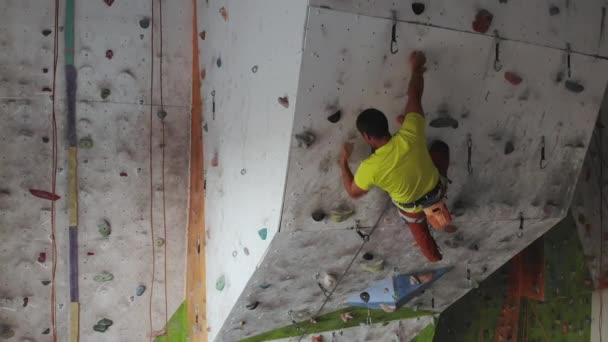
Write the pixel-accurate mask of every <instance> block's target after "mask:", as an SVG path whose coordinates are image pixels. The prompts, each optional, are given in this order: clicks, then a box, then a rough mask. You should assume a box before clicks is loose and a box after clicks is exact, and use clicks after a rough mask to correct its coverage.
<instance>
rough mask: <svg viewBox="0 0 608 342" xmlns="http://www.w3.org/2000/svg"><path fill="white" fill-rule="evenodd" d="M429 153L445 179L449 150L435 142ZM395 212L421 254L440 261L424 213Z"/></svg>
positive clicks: (439, 254) (443, 144) (448, 162)
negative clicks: (402, 221) (409, 232)
mask: <svg viewBox="0 0 608 342" xmlns="http://www.w3.org/2000/svg"><path fill="white" fill-rule="evenodd" d="M429 152H430V154H431V159H432V160H433V163H434V164H435V167H437V170H438V171H439V174H440V175H441V176H442V177H444V178H447V173H448V166H449V164H450V150H449V148H448V146H447V145H446V144H445V143H444V142H442V141H435V142H433V144H432V145H431V148H430V149H429ZM397 210H399V215H400V216H401V217H402V218H403V219H404V220H405V221H406V222H407V225H408V226H409V227H410V231H411V232H412V235H413V236H414V240H416V243H417V244H418V247H420V251H422V254H424V256H425V257H426V258H427V259H428V260H429V261H430V262H437V261H439V260H441V259H442V258H443V257H442V255H441V252H439V248H438V247H437V243H436V242H435V239H433V236H432V235H431V233H430V231H429V227H428V224H427V222H426V215H425V214H424V212H419V213H408V212H405V211H403V210H401V209H399V208H397Z"/></svg>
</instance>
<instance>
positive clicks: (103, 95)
mask: <svg viewBox="0 0 608 342" xmlns="http://www.w3.org/2000/svg"><path fill="white" fill-rule="evenodd" d="M110 93H111V92H110V89H108V88H103V89H101V98H102V99H104V100H105V99H107V98H108V96H110Z"/></svg>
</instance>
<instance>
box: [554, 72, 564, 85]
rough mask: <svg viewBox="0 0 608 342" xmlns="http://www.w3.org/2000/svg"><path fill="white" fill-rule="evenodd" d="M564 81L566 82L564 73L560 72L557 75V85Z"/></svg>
mask: <svg viewBox="0 0 608 342" xmlns="http://www.w3.org/2000/svg"><path fill="white" fill-rule="evenodd" d="M563 80H564V73H563V72H562V71H560V72H558V73H557V75H555V83H559V82H561V81H563Z"/></svg>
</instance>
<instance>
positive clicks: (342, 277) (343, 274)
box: [298, 199, 391, 342]
mask: <svg viewBox="0 0 608 342" xmlns="http://www.w3.org/2000/svg"><path fill="white" fill-rule="evenodd" d="M390 203H391V200H390V199H387V200H386V202H385V203H384V206H383V208H384V210H383V211H382V214H381V215H380V216H378V219H377V220H376V222H375V223H374V225H373V226H372V229H371V231H370V232H369V234H368V235H367V238H366V239H363V243H362V244H361V246H360V247H359V249H357V251H356V252H355V255H354V256H353V258H352V259H351V261H350V262H349V263H348V266H346V269H345V270H344V272H342V275H340V277H339V278H338V281H337V282H336V285H335V286H334V288H333V289H332V290H331V291H330V292H329V293H328V294H327V295H326V296H325V300H324V301H323V304H321V307H320V308H319V310H317V312H316V313H315V314H314V315H313V316H312V317H318V316H319V314H320V313H321V311H323V308H325V305H327V303H328V302H329V301H330V300H331V296H332V295H333V294H334V292H335V291H336V289H338V287H339V286H340V283H342V280H344V277H345V276H346V274H347V273H348V271H350V268H351V267H352V266H353V264H354V263H355V260H357V257H358V256H359V254H361V251H362V250H363V248H364V247H365V245H366V244H367V243H368V242H369V238H370V237H371V236H372V234H373V233H374V231H375V230H376V228H377V227H378V224H379V223H380V220H381V219H382V217H383V216H384V213H385V212H386V210H387V207H388V205H389V204H390ZM366 321H367V322H371V314H370V312H369V311H368V316H367V317H366ZM304 335H306V330H303V331H302V335H300V338H299V339H298V342H301V341H302V339H303V338H304Z"/></svg>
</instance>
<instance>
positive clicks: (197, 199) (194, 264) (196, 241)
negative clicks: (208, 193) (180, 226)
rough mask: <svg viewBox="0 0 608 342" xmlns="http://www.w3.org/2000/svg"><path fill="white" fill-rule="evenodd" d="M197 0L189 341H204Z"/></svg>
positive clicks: (190, 210)
mask: <svg viewBox="0 0 608 342" xmlns="http://www.w3.org/2000/svg"><path fill="white" fill-rule="evenodd" d="M196 1H197V0H192V6H193V11H192V119H191V127H190V206H189V208H190V209H189V215H188V259H187V269H188V276H187V280H186V303H187V310H188V327H189V329H188V335H189V336H190V341H191V342H199V341H201V342H207V340H208V337H207V299H206V271H205V243H204V239H205V198H204V195H205V194H204V189H203V127H202V108H201V103H202V101H201V93H200V86H201V81H200V78H199V72H200V68H199V65H198V63H199V59H198V27H197V6H196Z"/></svg>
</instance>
